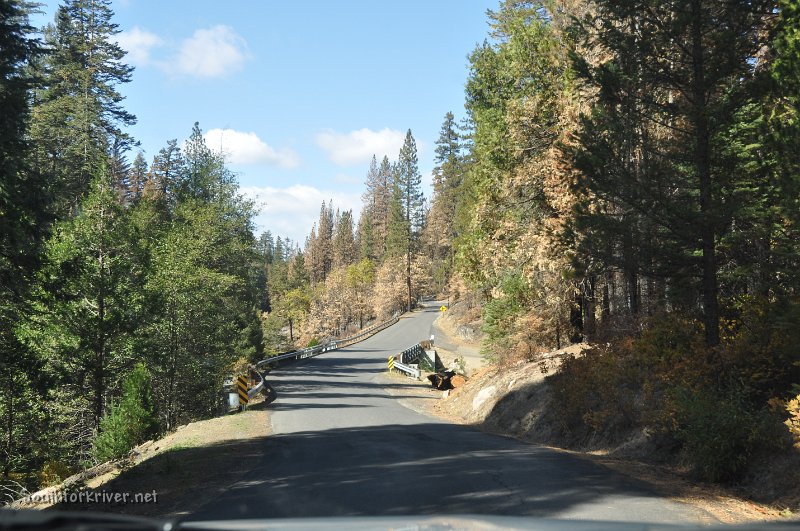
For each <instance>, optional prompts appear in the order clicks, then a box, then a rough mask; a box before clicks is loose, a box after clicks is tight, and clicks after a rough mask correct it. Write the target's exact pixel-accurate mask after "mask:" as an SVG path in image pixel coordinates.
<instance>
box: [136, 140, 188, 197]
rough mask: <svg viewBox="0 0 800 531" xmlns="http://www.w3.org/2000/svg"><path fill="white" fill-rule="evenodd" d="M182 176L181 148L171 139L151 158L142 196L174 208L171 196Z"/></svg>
mask: <svg viewBox="0 0 800 531" xmlns="http://www.w3.org/2000/svg"><path fill="white" fill-rule="evenodd" d="M183 174H184V161H183V155H182V154H181V148H179V147H178V141H177V140H176V139H172V140H170V141H168V142H167V145H166V146H165V147H163V148H161V149H160V150H159V152H158V154H157V155H156V156H155V157H153V163H152V164H151V165H150V173H149V174H148V176H147V183H146V185H145V188H144V191H143V193H144V195H147V196H148V197H150V198H152V199H157V200H159V201H161V202H162V203H164V204H165V205H167V204H171V205H173V206H174V202H175V201H174V198H173V195H174V193H175V188H176V186H177V184H178V181H179V180H180V178H181V176H182V175H183Z"/></svg>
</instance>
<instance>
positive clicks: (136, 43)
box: [117, 26, 164, 66]
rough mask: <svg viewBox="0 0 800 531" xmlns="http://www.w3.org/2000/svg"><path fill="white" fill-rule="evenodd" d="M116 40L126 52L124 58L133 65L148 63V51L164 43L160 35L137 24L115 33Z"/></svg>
mask: <svg viewBox="0 0 800 531" xmlns="http://www.w3.org/2000/svg"><path fill="white" fill-rule="evenodd" d="M117 42H118V43H119V45H120V46H121V47H122V49H123V50H125V51H126V52H128V55H127V57H126V59H127V60H128V61H130V63H131V64H133V65H135V66H146V65H148V64H150V51H151V50H152V49H153V48H157V47H159V46H162V45H163V44H164V40H163V39H162V38H161V37H159V36H158V35H156V34H155V33H151V32H149V31H147V30H144V29H142V28H140V27H139V26H134V27H133V28H131V29H130V30H127V31H123V32H120V34H119V35H117Z"/></svg>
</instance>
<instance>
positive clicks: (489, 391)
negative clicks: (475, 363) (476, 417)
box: [472, 385, 497, 411]
mask: <svg viewBox="0 0 800 531" xmlns="http://www.w3.org/2000/svg"><path fill="white" fill-rule="evenodd" d="M496 391H497V388H496V387H495V386H493V385H490V386H489V387H484V388H483V389H481V390H480V391H479V392H478V394H477V395H475V398H473V399H472V410H473V411H477V410H478V409H480V407H481V406H482V405H483V404H484V402H486V401H487V400H489V399H490V398H492V397H493V396H494V394H495V392H496Z"/></svg>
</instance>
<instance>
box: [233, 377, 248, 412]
mask: <svg viewBox="0 0 800 531" xmlns="http://www.w3.org/2000/svg"><path fill="white" fill-rule="evenodd" d="M236 389H237V390H238V391H239V404H240V405H242V406H244V405H247V402H248V401H249V400H250V397H248V396H247V376H245V375H244V374H240V375H239V376H238V378H236Z"/></svg>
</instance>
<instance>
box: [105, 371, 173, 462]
mask: <svg viewBox="0 0 800 531" xmlns="http://www.w3.org/2000/svg"><path fill="white" fill-rule="evenodd" d="M153 404H154V403H153V396H152V386H151V384H150V373H149V372H148V370H147V367H145V366H144V365H143V364H141V363H140V364H137V365H136V367H134V369H133V371H132V372H131V374H130V375H128V377H127V378H126V379H125V382H124V384H123V393H122V400H120V403H119V404H117V405H116V406H114V407H113V408H112V409H111V412H110V413H109V414H108V415H106V416H105V417H103V418H102V419H101V421H100V434H99V435H98V436H97V439H95V441H94V456H95V459H97V460H98V461H101V462H102V461H107V460H109V459H118V458H120V457H122V456H124V455H125V454H126V453H128V452H129V451H130V450H131V448H133V447H134V446H136V445H137V444H140V443H142V442H144V441H146V440H147V439H149V438H150V437H152V436H154V435H155V434H156V433H157V431H158V426H157V423H156V415H155V407H154V405H153Z"/></svg>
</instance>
